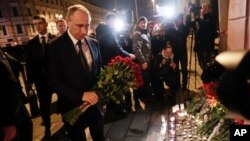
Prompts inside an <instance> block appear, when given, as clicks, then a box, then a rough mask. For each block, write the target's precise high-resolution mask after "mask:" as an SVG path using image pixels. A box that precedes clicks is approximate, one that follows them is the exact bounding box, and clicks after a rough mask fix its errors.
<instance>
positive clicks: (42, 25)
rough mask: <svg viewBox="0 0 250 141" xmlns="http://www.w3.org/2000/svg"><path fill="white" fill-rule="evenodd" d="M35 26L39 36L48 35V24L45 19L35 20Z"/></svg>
mask: <svg viewBox="0 0 250 141" xmlns="http://www.w3.org/2000/svg"><path fill="white" fill-rule="evenodd" d="M33 25H34V26H35V29H36V31H37V32H38V33H39V34H42V35H43V34H46V33H47V26H48V23H47V22H45V21H44V20H43V19H34V20H33Z"/></svg>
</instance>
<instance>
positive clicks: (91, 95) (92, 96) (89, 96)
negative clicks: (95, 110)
mask: <svg viewBox="0 0 250 141" xmlns="http://www.w3.org/2000/svg"><path fill="white" fill-rule="evenodd" d="M98 99H99V98H98V96H97V94H96V93H95V92H94V91H89V92H84V93H83V97H82V101H83V102H88V103H89V104H90V105H95V104H96V103H97V102H98Z"/></svg>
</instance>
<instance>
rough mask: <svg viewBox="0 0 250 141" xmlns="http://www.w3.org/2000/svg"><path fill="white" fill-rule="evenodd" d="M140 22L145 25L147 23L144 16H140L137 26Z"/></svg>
mask: <svg viewBox="0 0 250 141" xmlns="http://www.w3.org/2000/svg"><path fill="white" fill-rule="evenodd" d="M140 21H145V22H146V23H147V22H148V19H147V18H146V17H144V16H141V17H140V18H139V19H138V21H137V24H139V22H140Z"/></svg>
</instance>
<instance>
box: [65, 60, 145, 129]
mask: <svg viewBox="0 0 250 141" xmlns="http://www.w3.org/2000/svg"><path fill="white" fill-rule="evenodd" d="M142 85H143V79H142V75H141V72H140V68H139V66H138V65H137V64H135V63H134V62H133V61H132V60H131V59H130V58H128V57H126V58H122V57H121V56H116V57H115V58H114V59H112V60H111V62H110V63H109V64H108V65H107V66H105V67H104V69H102V70H101V73H100V77H99V80H98V82H97V83H96V85H95V86H94V87H93V91H96V93H97V95H98V96H99V99H100V102H101V103H102V101H104V100H106V99H112V100H113V101H115V102H116V103H118V104H121V103H124V102H125V94H129V89H131V88H132V89H137V88H139V87H140V86H142ZM88 106H89V105H88V103H83V104H82V105H81V106H80V107H76V108H75V109H73V110H71V111H69V112H67V113H66V114H65V115H63V117H64V119H65V120H66V121H68V122H69V123H70V124H71V125H74V123H75V122H76V121H77V119H78V118H79V116H80V115H81V114H82V113H83V112H84V111H85V110H86V109H87V108H88Z"/></svg>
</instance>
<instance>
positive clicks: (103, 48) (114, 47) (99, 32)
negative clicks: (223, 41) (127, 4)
mask: <svg viewBox="0 0 250 141" xmlns="http://www.w3.org/2000/svg"><path fill="white" fill-rule="evenodd" d="M116 18H117V17H116V15H115V14H114V13H109V14H108V15H107V16H106V24H102V23H100V24H99V25H98V27H97V28H96V38H97V40H98V41H99V45H100V52H101V56H102V63H103V65H107V64H108V63H109V62H110V61H111V59H113V58H114V57H115V56H117V55H120V56H122V57H130V58H131V59H134V58H135V55H134V54H131V53H128V52H127V51H126V50H124V49H123V48H122V44H121V42H120V39H119V34H118V33H117V31H115V29H114V23H115V22H116Z"/></svg>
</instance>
